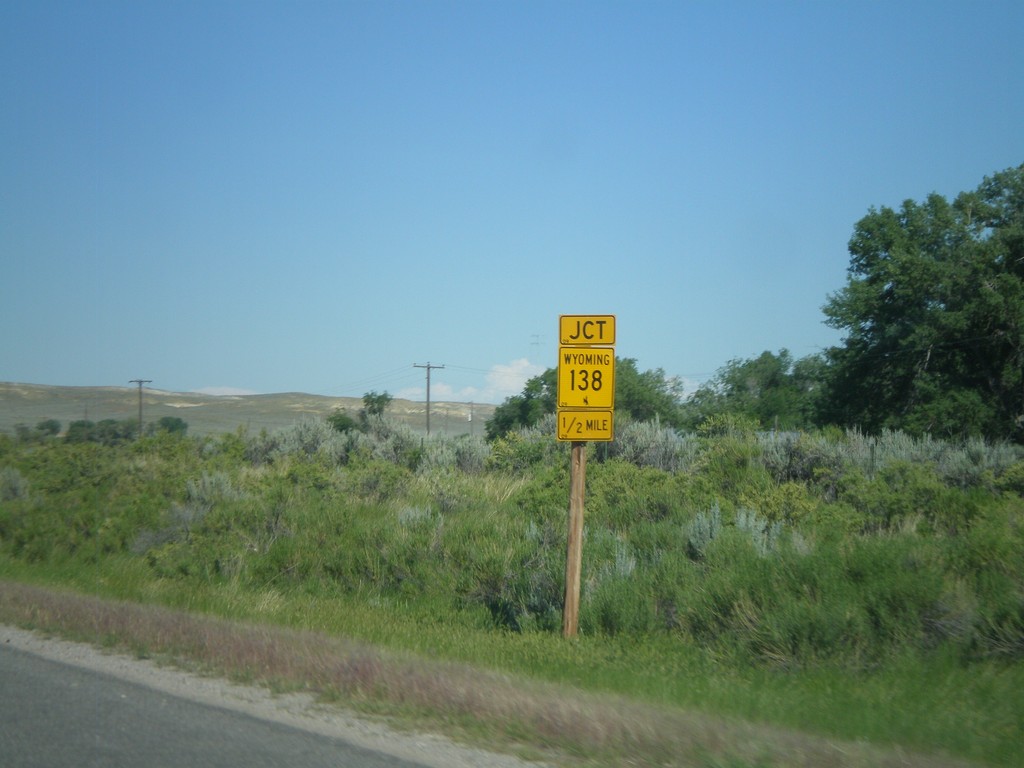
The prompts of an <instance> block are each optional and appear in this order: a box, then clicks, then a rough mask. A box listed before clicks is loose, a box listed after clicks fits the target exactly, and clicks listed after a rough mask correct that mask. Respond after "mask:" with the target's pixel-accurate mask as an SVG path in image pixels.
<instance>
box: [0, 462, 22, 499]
mask: <svg viewBox="0 0 1024 768" xmlns="http://www.w3.org/2000/svg"><path fill="white" fill-rule="evenodd" d="M26 496H28V481H27V480H26V479H25V478H24V477H23V476H22V474H21V472H19V471H18V470H17V468H15V467H4V468H3V469H0V501H14V500H16V499H23V498H25V497H26Z"/></svg>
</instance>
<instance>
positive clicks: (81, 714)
mask: <svg viewBox="0 0 1024 768" xmlns="http://www.w3.org/2000/svg"><path fill="white" fill-rule="evenodd" d="M0 764H2V765H3V766H4V768H36V767H37V766H38V768H89V767H91V766H96V767H97V768H99V767H100V766H102V767H103V768H148V767H150V766H152V767H154V768H156V767H159V768H164V767H166V768H172V767H176V766H181V767H182V768H186V766H187V768H219V767H220V766H223V767H224V768H239V766H241V767H242V768H263V766H267V768H270V767H271V766H274V767H275V768H277V767H278V766H286V767H287V768H319V766H331V767H332V768H419V764H418V763H413V762H407V761H404V760H400V759H398V758H395V757H391V756H389V755H383V754H380V753H377V752H371V751H368V750H365V749H362V748H360V747H357V746H353V745H352V744H349V743H347V742H344V741H341V740H338V739H333V738H330V737H328V736H323V735H320V734H316V733H309V732H306V731H303V730H299V729H297V728H291V727H289V726H287V725H282V724H280V723H274V722H270V721H267V720H261V719H258V718H255V717H252V716H250V715H247V714H244V713H241V712H235V711H233V710H230V709H223V708H220V707H215V706H210V705H207V704H202V703H196V702H194V701H190V700H187V699H182V698H178V697H175V696H172V695H169V694H167V693H163V692H160V691H157V690H154V689H152V688H148V687H146V686H142V685H138V684H135V683H131V682H126V681H124V680H121V679H119V678H117V677H114V676H111V675H106V674H102V673H99V672H95V671H92V670H89V669H82V668H79V667H75V666H69V665H67V664H63V663H60V662H57V661H52V660H49V659H45V658H42V657H40V656H36V655H34V654H31V653H26V652H24V651H21V650H16V649H13V648H11V647H9V646H7V647H0Z"/></svg>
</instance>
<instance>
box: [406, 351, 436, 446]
mask: <svg viewBox="0 0 1024 768" xmlns="http://www.w3.org/2000/svg"><path fill="white" fill-rule="evenodd" d="M412 367H413V368H426V369H427V437H430V371H431V370H433V369H435V368H437V369H443V368H444V366H443V365H431V364H430V361H429V360H428V361H427V364H426V365H419V364H418V363H413V364H412Z"/></svg>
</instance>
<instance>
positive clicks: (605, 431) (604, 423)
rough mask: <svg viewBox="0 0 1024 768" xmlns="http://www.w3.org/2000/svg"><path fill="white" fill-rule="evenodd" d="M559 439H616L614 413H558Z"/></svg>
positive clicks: (563, 411) (565, 411)
mask: <svg viewBox="0 0 1024 768" xmlns="http://www.w3.org/2000/svg"><path fill="white" fill-rule="evenodd" d="M558 439H559V440H562V441H566V440H572V441H574V442H575V441H586V440H595V441H606V442H607V441H609V440H614V439H615V412H614V411H570V410H560V411H559V412H558Z"/></svg>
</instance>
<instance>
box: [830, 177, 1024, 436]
mask: <svg viewBox="0 0 1024 768" xmlns="http://www.w3.org/2000/svg"><path fill="white" fill-rule="evenodd" d="M849 250H850V255H851V260H850V266H849V270H848V277H847V282H846V285H845V287H844V288H843V289H842V290H840V291H838V292H837V293H835V294H833V295H831V296H830V297H829V299H828V302H827V303H826V305H825V307H824V312H825V315H826V318H827V319H826V322H827V323H828V324H829V325H830V326H832V327H833V328H837V329H841V330H844V331H845V332H846V336H845V338H844V340H843V343H842V344H841V345H840V346H837V347H833V348H831V349H829V350H828V351H827V360H828V363H829V377H828V397H827V399H826V400H825V401H824V403H825V406H824V410H823V414H822V415H823V417H824V418H825V419H826V420H828V421H831V422H834V423H838V424H844V425H851V426H853V425H856V426H859V427H861V428H863V429H865V430H868V431H876V430H879V429H882V428H895V429H904V430H906V431H909V432H911V433H915V434H924V433H932V434H937V435H950V436H965V435H980V436H986V437H990V438H1012V439H1015V440H1018V441H1020V440H1021V439H1022V438H1024V165H1021V166H1018V167H1016V168H1010V169H1008V170H1006V171H1003V172H1001V173H997V174H995V175H993V176H992V177H990V178H986V179H985V180H984V181H983V182H982V183H981V185H980V186H979V187H978V189H977V190H975V191H973V192H965V193H962V194H960V195H959V196H958V197H957V198H956V199H955V200H954V201H953V202H952V203H950V202H949V201H947V200H946V199H945V198H943V197H942V196H940V195H937V194H932V195H929V196H928V198H927V199H926V200H925V201H924V202H923V203H916V202H914V201H912V200H907V201H905V202H904V203H903V205H902V206H901V207H900V208H899V210H893V209H891V208H887V207H883V208H881V209H878V210H876V209H871V210H870V212H869V213H868V214H867V215H866V216H865V217H864V218H862V219H861V220H860V221H859V222H857V224H856V226H855V228H854V234H853V237H852V238H851V240H850V245H849Z"/></svg>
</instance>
